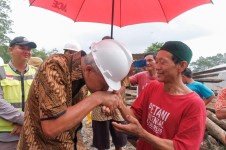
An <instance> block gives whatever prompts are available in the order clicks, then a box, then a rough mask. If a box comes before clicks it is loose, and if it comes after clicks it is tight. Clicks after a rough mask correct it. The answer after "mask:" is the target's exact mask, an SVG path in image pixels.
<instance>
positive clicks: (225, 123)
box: [206, 110, 226, 130]
mask: <svg viewBox="0 0 226 150" xmlns="http://www.w3.org/2000/svg"><path fill="white" fill-rule="evenodd" d="M206 113H207V117H208V118H209V119H210V120H212V121H213V122H214V123H216V124H217V125H218V126H220V127H221V128H222V129H224V130H226V120H219V119H218V118H217V117H216V115H215V114H214V113H212V112H211V111H208V110H207V111H206Z"/></svg>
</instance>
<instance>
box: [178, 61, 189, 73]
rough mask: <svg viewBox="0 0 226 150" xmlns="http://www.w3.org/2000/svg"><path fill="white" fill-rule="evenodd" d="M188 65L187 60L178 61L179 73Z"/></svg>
mask: <svg viewBox="0 0 226 150" xmlns="http://www.w3.org/2000/svg"><path fill="white" fill-rule="evenodd" d="M187 67H188V63H187V61H182V62H180V63H179V70H178V71H179V73H182V72H183V71H184V70H185V69H186V68H187Z"/></svg>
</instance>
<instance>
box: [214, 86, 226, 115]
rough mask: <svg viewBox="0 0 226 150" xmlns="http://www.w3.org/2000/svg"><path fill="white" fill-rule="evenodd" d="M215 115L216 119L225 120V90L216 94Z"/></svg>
mask: <svg viewBox="0 0 226 150" xmlns="http://www.w3.org/2000/svg"><path fill="white" fill-rule="evenodd" d="M215 114H216V116H217V118H218V119H226V88H223V89H221V90H220V91H219V92H218V95H217V100H216V103H215Z"/></svg>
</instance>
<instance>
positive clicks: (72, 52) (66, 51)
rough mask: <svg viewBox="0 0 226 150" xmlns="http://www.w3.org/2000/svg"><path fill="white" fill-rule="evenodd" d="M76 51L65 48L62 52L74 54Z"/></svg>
mask: <svg viewBox="0 0 226 150" xmlns="http://www.w3.org/2000/svg"><path fill="white" fill-rule="evenodd" d="M74 53H77V51H73V50H65V51H64V54H74Z"/></svg>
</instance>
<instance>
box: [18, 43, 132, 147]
mask: <svg viewBox="0 0 226 150" xmlns="http://www.w3.org/2000/svg"><path fill="white" fill-rule="evenodd" d="M112 51H114V55H112ZM131 64H132V54H131V52H130V51H129V50H128V49H127V48H126V47H125V46H124V45H122V44H121V43H120V42H118V41H115V40H103V41H100V42H98V43H95V44H93V45H92V47H91V52H90V53H89V54H88V55H86V53H85V52H84V51H80V52H77V53H74V54H72V55H66V54H54V55H51V56H50V57H48V58H47V59H46V60H45V61H44V62H43V63H42V64H41V66H40V68H39V72H38V73H37V74H36V76H35V79H34V81H33V83H32V86H31V89H30V92H29V96H28V99H27V103H26V110H25V119H24V125H23V128H22V132H21V135H20V140H19V144H18V147H17V149H18V150H27V149H39V150H46V149H74V141H73V139H74V137H75V135H76V133H75V130H76V129H77V128H78V126H79V125H80V123H81V121H82V120H83V118H84V117H85V116H86V115H87V114H88V113H89V112H90V111H91V110H92V109H93V108H95V107H96V106H99V105H103V106H106V107H105V110H109V111H108V112H111V111H114V110H115V109H116V108H117V107H118V105H119V104H120V103H121V101H122V99H121V95H120V94H119V93H117V92H110V91H107V90H108V89H109V88H111V89H113V90H115V91H117V90H119V89H120V88H121V82H120V81H121V80H122V79H123V78H124V77H125V76H126V75H127V74H128V72H129V69H130V66H131ZM115 65H116V66H121V67H122V68H116V67H115ZM84 85H86V86H87V88H88V90H89V91H90V92H91V93H92V94H91V95H90V96H87V97H86V98H84V99H83V100H81V101H80V102H78V103H75V105H73V103H72V100H73V98H74V96H75V95H77V94H78V93H79V90H80V89H81V87H83V86H84Z"/></svg>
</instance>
